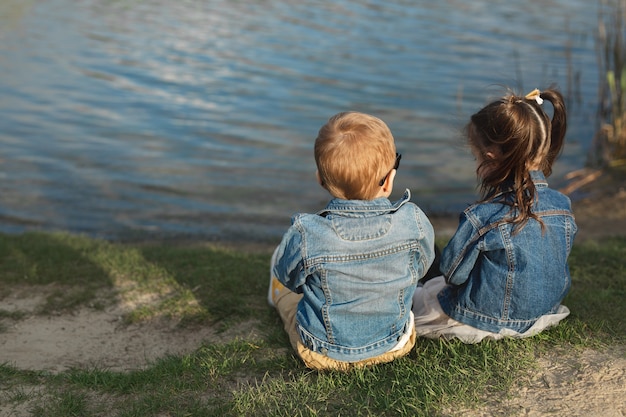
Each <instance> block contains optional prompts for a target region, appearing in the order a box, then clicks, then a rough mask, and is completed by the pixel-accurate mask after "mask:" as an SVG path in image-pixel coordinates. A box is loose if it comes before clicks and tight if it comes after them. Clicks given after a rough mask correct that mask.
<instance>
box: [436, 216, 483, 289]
mask: <svg viewBox="0 0 626 417" xmlns="http://www.w3.org/2000/svg"><path fill="white" fill-rule="evenodd" d="M478 238H479V234H478V230H476V228H475V227H474V225H473V224H472V222H471V221H469V219H468V218H467V216H466V215H465V213H463V214H461V216H460V220H459V227H458V228H457V230H456V232H455V233H454V236H452V239H450V241H449V242H448V244H447V245H446V247H445V248H444V249H443V252H442V254H441V266H440V268H441V272H442V273H443V275H444V276H445V278H446V282H448V283H450V284H455V285H461V284H463V283H464V282H465V281H467V278H468V277H469V274H470V272H471V271H472V268H474V264H475V263H476V260H477V259H478V255H479V253H480V251H479V250H478V247H477V241H478Z"/></svg>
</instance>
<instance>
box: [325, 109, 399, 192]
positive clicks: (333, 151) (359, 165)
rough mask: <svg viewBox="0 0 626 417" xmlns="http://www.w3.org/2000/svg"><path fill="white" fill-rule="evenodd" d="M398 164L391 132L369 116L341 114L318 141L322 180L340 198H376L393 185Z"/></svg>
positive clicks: (326, 125)
mask: <svg viewBox="0 0 626 417" xmlns="http://www.w3.org/2000/svg"><path fill="white" fill-rule="evenodd" d="M395 161H396V145H395V143H394V140H393V136H392V134H391V131H390V130H389V128H388V127H387V125H386V124H385V122H383V121H382V120H380V119H379V118H377V117H374V116H370V115H368V114H364V113H358V112H343V113H338V114H336V115H334V116H333V117H331V118H330V119H329V120H328V122H327V123H326V124H325V125H324V126H322V128H321V129H320V130H319V133H318V135H317V139H316V140H315V163H316V164H317V172H318V176H319V181H320V182H321V183H322V185H323V186H324V187H325V188H326V189H327V190H328V191H329V192H330V193H331V194H332V195H333V196H335V197H338V198H343V199H347V200H371V199H373V198H376V197H377V196H378V195H379V193H380V190H381V187H383V184H384V186H385V187H388V186H389V184H393V174H394V172H392V171H393V169H394V163H395ZM383 179H385V181H383ZM387 181H389V182H387Z"/></svg>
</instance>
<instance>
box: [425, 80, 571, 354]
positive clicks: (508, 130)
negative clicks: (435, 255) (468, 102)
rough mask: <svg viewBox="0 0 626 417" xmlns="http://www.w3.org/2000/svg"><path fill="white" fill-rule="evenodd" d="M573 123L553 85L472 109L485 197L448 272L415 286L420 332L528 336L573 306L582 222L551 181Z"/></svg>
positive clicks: (461, 235)
mask: <svg viewBox="0 0 626 417" xmlns="http://www.w3.org/2000/svg"><path fill="white" fill-rule="evenodd" d="M544 100H547V101H549V102H550V103H551V104H552V107H553V116H552V120H550V118H549V117H548V115H547V114H546V113H545V112H544V110H543V108H542V103H543V101H544ZM566 125H567V123H566V113H565V104H564V101H563V96H562V95H561V94H560V93H559V92H558V91H556V90H553V89H549V90H546V91H544V92H539V90H534V91H532V92H531V93H529V94H528V95H526V96H525V97H519V96H516V95H514V94H508V95H506V96H505V97H504V98H502V99H500V100H497V101H494V102H493V103H491V104H489V105H487V106H486V107H484V108H483V109H481V110H480V111H479V112H478V113H476V114H474V115H473V116H472V117H471V121H470V122H469V123H468V125H467V126H466V135H467V138H468V142H469V145H470V148H471V151H472V153H473V154H474V156H475V158H476V163H477V169H476V173H477V175H478V178H479V180H480V190H481V194H482V196H481V199H480V201H478V202H477V203H475V204H473V205H471V206H469V207H468V208H467V209H466V210H464V211H463V213H462V214H461V216H460V222H459V226H458V229H457V231H456V232H455V234H454V236H453V237H452V239H451V240H450V242H449V243H448V245H447V246H446V247H445V248H444V250H443V253H442V260H441V265H440V269H441V271H442V273H443V276H439V277H437V278H434V279H431V280H429V281H427V282H426V283H425V284H424V285H423V286H420V287H419V288H418V290H417V291H416V292H415V295H414V298H413V312H414V314H415V323H416V330H417V334H418V335H422V336H426V337H431V338H436V337H439V336H443V337H446V338H453V337H458V338H459V339H461V340H463V341H464V342H466V343H477V342H480V341H481V340H482V339H483V338H485V337H489V338H493V339H499V338H502V337H504V336H513V337H527V336H532V335H534V334H537V333H539V332H540V331H541V330H543V329H545V328H546V327H548V326H551V325H555V324H557V323H558V322H559V321H560V320H562V319H563V318H565V317H566V316H567V315H568V314H569V310H568V309H567V307H565V306H563V305H561V304H560V303H561V301H562V300H563V298H564V297H565V295H566V294H567V292H568V290H569V288H570V284H571V278H570V274H569V269H568V265H567V258H568V256H569V253H570V250H571V247H572V242H573V240H574V236H575V234H576V231H577V227H576V224H575V222H574V216H573V214H572V211H571V204H570V200H569V199H568V198H567V197H566V196H564V195H563V194H561V193H559V192H558V191H555V190H552V189H550V188H549V187H548V183H547V182H546V177H547V176H549V175H550V174H551V172H552V164H553V162H554V160H555V159H556V157H557V156H558V155H559V153H560V152H561V149H562V147H563V140H564V137H565V130H566V127H567V126H566Z"/></svg>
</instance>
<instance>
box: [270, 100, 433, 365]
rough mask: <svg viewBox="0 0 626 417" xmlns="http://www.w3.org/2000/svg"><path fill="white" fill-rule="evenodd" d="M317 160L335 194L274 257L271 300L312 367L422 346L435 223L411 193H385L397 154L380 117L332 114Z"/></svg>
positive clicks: (299, 223) (380, 357)
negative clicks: (416, 310) (419, 290)
mask: <svg viewBox="0 0 626 417" xmlns="http://www.w3.org/2000/svg"><path fill="white" fill-rule="evenodd" d="M315 160H316V164H317V169H318V171H317V179H318V182H319V183H320V185H321V186H322V187H324V188H325V189H326V190H328V191H329V193H330V194H331V195H332V197H333V198H332V199H331V200H330V202H329V203H328V205H327V206H326V208H324V209H323V210H321V211H320V212H318V213H315V214H298V215H295V216H294V217H293V219H292V225H291V227H290V228H289V229H288V231H287V232H286V233H285V235H284V236H283V239H282V242H281V243H280V245H279V246H278V248H277V249H276V251H275V253H274V256H273V258H272V270H271V273H272V276H271V284H270V293H269V296H268V300H269V302H270V304H272V305H273V306H275V307H276V309H277V310H278V312H279V314H280V316H281V318H282V319H283V322H284V324H285V330H286V331H287V333H288V334H289V337H290V341H291V343H292V345H293V347H294V349H295V350H296V352H297V353H298V355H299V356H300V357H301V358H302V360H303V361H304V362H305V364H306V365H307V366H308V367H310V368H314V369H341V370H346V369H349V368H351V367H354V366H365V365H370V364H374V363H382V362H389V361H391V360H393V359H395V358H397V357H400V356H403V355H405V354H407V353H408V352H409V351H410V350H411V349H412V347H413V346H414V344H415V330H414V322H413V316H412V313H411V304H412V297H413V293H414V291H415V288H416V285H417V281H418V280H419V279H420V278H421V277H422V276H423V275H424V274H425V273H426V271H427V270H428V268H429V266H430V265H431V263H432V261H433V258H434V234H433V228H432V225H431V224H430V222H429V220H428V218H427V217H426V216H425V215H424V213H423V212H422V210H420V209H419V207H417V206H416V205H415V204H413V203H411V202H410V201H409V200H410V192H409V190H406V192H405V194H404V196H403V197H402V198H401V199H400V200H399V201H397V202H394V203H392V202H391V201H389V199H388V197H389V195H390V194H391V191H392V189H393V182H394V179H395V175H396V170H397V168H398V165H399V161H400V155H398V154H396V149H395V144H394V140H393V136H392V135H391V132H390V131H389V129H388V127H387V126H386V125H385V123H384V122H382V121H381V120H380V119H377V118H375V117H373V116H369V115H366V114H362V113H356V112H347V113H339V114H337V115H335V116H333V117H332V118H331V119H330V120H329V121H328V123H327V124H325V125H324V126H323V127H322V128H321V129H320V131H319V134H318V137H317V139H316V142H315Z"/></svg>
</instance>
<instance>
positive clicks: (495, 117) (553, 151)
mask: <svg viewBox="0 0 626 417" xmlns="http://www.w3.org/2000/svg"><path fill="white" fill-rule="evenodd" d="M544 100H547V101H549V102H550V103H551V104H552V107H553V115H552V119H550V117H548V115H547V114H546V112H545V111H544V109H543V107H542V103H543V101H544ZM566 128H567V120H566V110H565V102H564V100H563V96H562V95H561V93H559V92H558V91H557V90H554V89H548V90H546V91H543V92H539V90H534V91H532V92H531V93H529V94H528V95H526V96H524V97H521V96H517V95H515V94H508V95H506V96H505V97H503V98H502V99H500V100H497V101H494V102H492V103H490V104H488V105H487V106H485V107H484V108H482V109H481V110H480V111H479V112H477V113H476V114H474V115H473V116H472V117H471V120H470V122H469V123H468V124H467V126H466V134H467V138H468V141H469V145H470V147H471V148H472V152H473V153H474V155H475V156H476V159H477V161H478V167H477V170H476V172H477V174H478V176H479V178H480V181H481V192H482V198H483V199H484V200H486V199H489V198H491V197H493V196H494V195H495V194H497V193H500V192H504V191H508V190H511V191H513V192H514V197H515V201H513V202H511V204H513V205H515V206H516V208H517V210H518V211H517V215H516V216H515V218H514V220H513V222H514V223H516V224H519V225H520V226H523V225H524V224H525V223H526V222H527V221H528V218H529V217H530V218H536V216H534V215H533V214H532V212H531V206H532V204H533V202H534V200H535V186H534V184H533V182H532V180H531V178H530V171H532V170H540V171H543V173H544V175H546V176H549V175H550V174H551V173H552V164H553V163H554V161H555V159H556V158H557V156H558V155H559V154H560V152H561V149H562V147H563V140H564V138H565V131H566Z"/></svg>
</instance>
